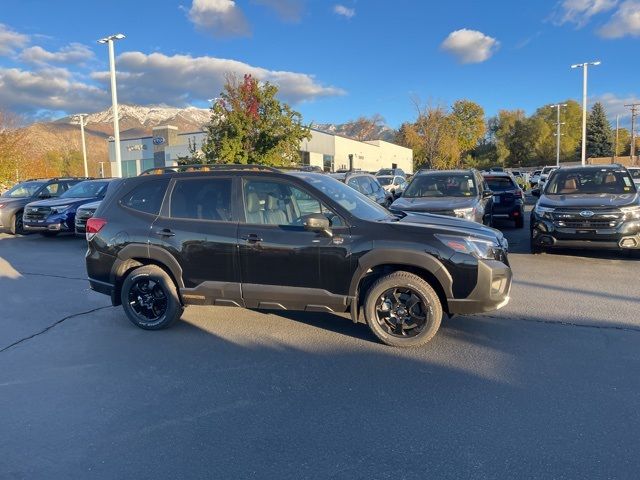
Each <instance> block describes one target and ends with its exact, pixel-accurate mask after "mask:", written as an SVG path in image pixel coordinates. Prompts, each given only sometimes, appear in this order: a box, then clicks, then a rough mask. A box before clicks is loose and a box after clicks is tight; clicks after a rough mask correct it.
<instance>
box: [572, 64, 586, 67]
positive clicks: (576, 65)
mask: <svg viewBox="0 0 640 480" xmlns="http://www.w3.org/2000/svg"><path fill="white" fill-rule="evenodd" d="M583 65H584V63H576V64H575V65H571V68H580V67H581V66H583Z"/></svg>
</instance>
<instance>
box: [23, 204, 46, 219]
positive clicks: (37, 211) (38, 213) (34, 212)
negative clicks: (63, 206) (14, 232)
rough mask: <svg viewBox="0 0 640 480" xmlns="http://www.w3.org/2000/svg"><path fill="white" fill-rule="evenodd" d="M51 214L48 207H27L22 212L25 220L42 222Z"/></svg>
mask: <svg viewBox="0 0 640 480" xmlns="http://www.w3.org/2000/svg"><path fill="white" fill-rule="evenodd" d="M50 213H51V208H50V207H27V208H26V209H25V211H24V219H25V220H44V219H45V218H47V217H48V216H49V214H50Z"/></svg>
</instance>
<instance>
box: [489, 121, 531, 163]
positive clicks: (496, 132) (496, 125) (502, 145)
mask: <svg viewBox="0 0 640 480" xmlns="http://www.w3.org/2000/svg"><path fill="white" fill-rule="evenodd" d="M524 118H525V114H524V111H522V110H500V111H499V112H498V115H496V116H495V117H494V118H492V119H490V120H489V122H488V123H489V131H490V135H491V137H492V140H493V143H494V144H495V146H496V156H497V159H496V160H497V163H498V164H499V165H502V166H505V165H506V161H507V159H508V158H509V155H510V153H511V152H510V151H509V147H508V144H509V143H510V141H511V132H512V130H513V129H514V127H515V125H516V122H518V121H521V120H524Z"/></svg>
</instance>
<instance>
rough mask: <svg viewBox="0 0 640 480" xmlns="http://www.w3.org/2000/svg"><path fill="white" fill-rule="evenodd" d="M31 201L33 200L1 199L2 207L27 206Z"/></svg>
mask: <svg viewBox="0 0 640 480" xmlns="http://www.w3.org/2000/svg"><path fill="white" fill-rule="evenodd" d="M30 201H31V198H9V197H0V205H7V206H9V205H20V204H27V203H29V202H30Z"/></svg>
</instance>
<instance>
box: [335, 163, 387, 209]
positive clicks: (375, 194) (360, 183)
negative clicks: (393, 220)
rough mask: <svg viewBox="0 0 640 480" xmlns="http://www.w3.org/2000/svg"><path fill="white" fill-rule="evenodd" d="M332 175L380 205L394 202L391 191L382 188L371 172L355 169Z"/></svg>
mask: <svg viewBox="0 0 640 480" xmlns="http://www.w3.org/2000/svg"><path fill="white" fill-rule="evenodd" d="M331 176H332V177H333V178H335V179H336V180H340V181H341V182H343V183H346V184H347V185H348V186H350V187H351V188H353V189H354V190H356V191H358V192H360V193H362V194H363V195H366V196H367V197H369V198H370V199H371V200H373V201H374V202H376V203H377V204H378V205H382V206H383V207H388V206H389V205H391V202H393V196H392V195H391V193H390V192H388V191H387V190H385V189H384V188H382V185H380V182H378V180H377V179H376V177H374V176H373V175H371V174H369V173H366V172H361V171H358V170H354V171H349V172H346V173H332V174H331Z"/></svg>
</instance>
